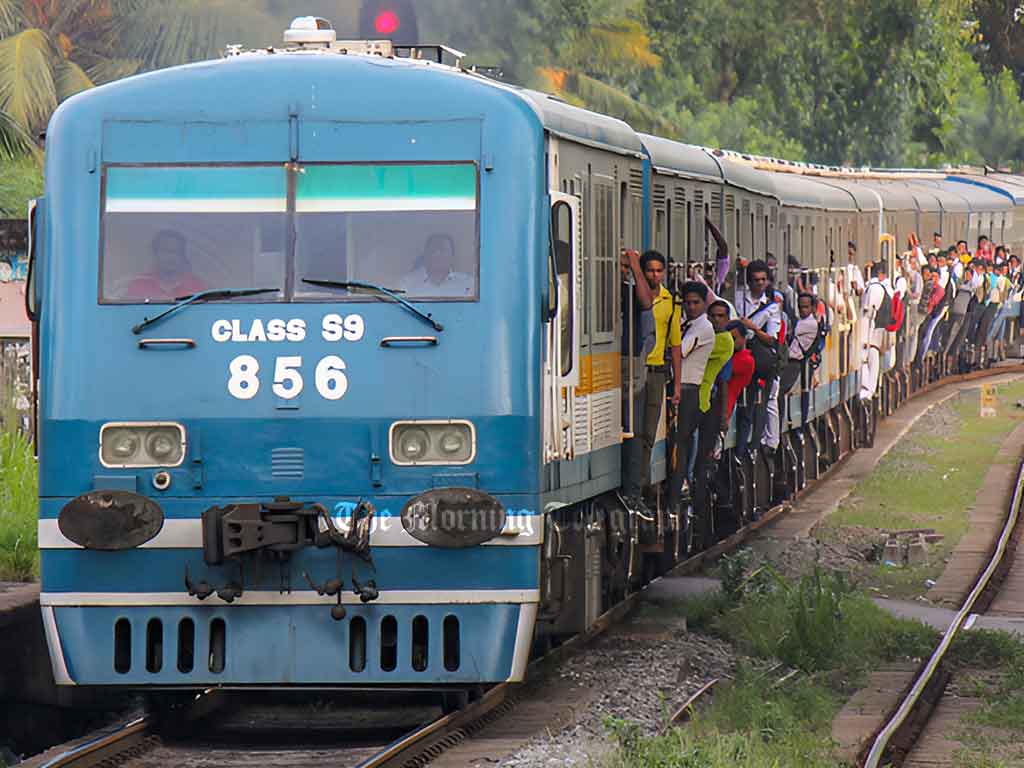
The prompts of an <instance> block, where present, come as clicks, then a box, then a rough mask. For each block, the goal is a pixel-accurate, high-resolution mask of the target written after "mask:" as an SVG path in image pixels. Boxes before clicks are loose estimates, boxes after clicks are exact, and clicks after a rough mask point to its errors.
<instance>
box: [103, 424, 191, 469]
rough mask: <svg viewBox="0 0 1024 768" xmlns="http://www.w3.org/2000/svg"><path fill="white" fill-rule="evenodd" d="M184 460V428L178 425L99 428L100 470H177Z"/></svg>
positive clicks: (105, 426)
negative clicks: (163, 468) (102, 467)
mask: <svg viewBox="0 0 1024 768" xmlns="http://www.w3.org/2000/svg"><path fill="white" fill-rule="evenodd" d="M184 460H185V428H184V427H183V426H182V425H181V424H173V423H167V422H152V423H142V422H138V423H124V422H119V423H111V424H104V425H103V427H102V428H101V429H100V463H101V464H102V465H103V466H104V467H111V468H122V469H127V468H140V467H177V466H179V465H180V464H181V463H182V462H183V461H184Z"/></svg>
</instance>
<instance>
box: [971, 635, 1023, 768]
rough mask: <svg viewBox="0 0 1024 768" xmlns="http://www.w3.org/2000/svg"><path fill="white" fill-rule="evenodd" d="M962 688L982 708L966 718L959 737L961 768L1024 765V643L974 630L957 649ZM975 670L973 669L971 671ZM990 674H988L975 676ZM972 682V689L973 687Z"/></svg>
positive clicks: (1015, 637)
mask: <svg viewBox="0 0 1024 768" xmlns="http://www.w3.org/2000/svg"><path fill="white" fill-rule="evenodd" d="M954 656H955V659H956V663H957V665H958V667H959V668H961V670H962V671H961V673H960V674H958V675H956V676H955V678H954V679H955V680H956V682H957V684H958V687H959V688H961V689H966V690H963V693H964V694H965V695H968V696H973V697H976V698H980V699H981V700H982V706H981V708H980V709H979V710H978V711H976V712H973V713H971V714H967V715H964V716H963V717H962V718H961V728H960V729H959V731H958V732H957V733H956V734H955V737H956V739H957V740H958V741H959V742H961V744H963V747H962V748H961V749H959V750H958V751H957V754H956V756H955V757H956V763H955V764H956V765H957V766H958V767H960V768H979V767H980V768H1002V767H1003V766H1010V765H1020V764H1021V762H1022V761H1024V749H1022V748H1021V745H1020V743H1021V734H1024V642H1022V641H1021V640H1020V638H1019V637H1017V636H1015V635H1011V634H1008V633H1006V632H986V631H977V632H971V633H969V634H967V635H966V636H964V637H962V638H961V639H960V641H959V642H958V643H957V644H956V646H955V647H954ZM968 670H971V671H968ZM977 670H985V671H984V672H980V673H979V672H976V671H977ZM972 681H973V690H971V685H970V683H971V682H972Z"/></svg>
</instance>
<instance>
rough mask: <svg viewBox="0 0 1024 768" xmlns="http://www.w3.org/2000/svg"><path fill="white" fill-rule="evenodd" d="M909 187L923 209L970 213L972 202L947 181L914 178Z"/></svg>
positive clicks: (909, 182)
mask: <svg viewBox="0 0 1024 768" xmlns="http://www.w3.org/2000/svg"><path fill="white" fill-rule="evenodd" d="M897 183H898V182H897ZM906 186H907V188H908V189H909V190H910V194H911V195H912V196H913V198H914V200H916V201H918V207H919V208H920V209H921V210H922V211H927V212H934V213H939V212H941V211H944V212H947V213H970V212H971V203H970V201H969V200H968V199H967V198H966V197H965V196H963V195H959V194H957V193H956V191H955V190H954V189H949V188H948V186H947V185H946V182H944V181H941V180H933V179H914V180H913V181H907V182H906Z"/></svg>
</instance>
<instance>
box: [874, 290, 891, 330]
mask: <svg viewBox="0 0 1024 768" xmlns="http://www.w3.org/2000/svg"><path fill="white" fill-rule="evenodd" d="M872 285H878V286H881V288H882V305H881V306H880V307H879V308H878V311H877V312H876V313H875V328H883V329H886V330H888V328H889V326H890V325H892V320H893V318H892V299H891V298H889V292H888V291H887V290H885V286H884V285H882V284H881V283H872ZM869 290H870V287H869Z"/></svg>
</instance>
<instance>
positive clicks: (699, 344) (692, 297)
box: [668, 280, 715, 509]
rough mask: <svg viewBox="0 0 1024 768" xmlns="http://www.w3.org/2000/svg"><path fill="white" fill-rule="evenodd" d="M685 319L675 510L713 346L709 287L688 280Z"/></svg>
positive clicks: (672, 487)
mask: <svg viewBox="0 0 1024 768" xmlns="http://www.w3.org/2000/svg"><path fill="white" fill-rule="evenodd" d="M679 294H680V298H681V299H682V301H683V311H684V315H685V320H684V321H683V324H682V327H681V336H682V339H681V346H680V353H679V354H680V358H681V361H682V364H681V370H680V377H677V379H676V382H677V383H676V390H675V391H676V393H677V396H676V397H675V398H673V404H674V405H675V406H676V409H677V410H676V433H675V440H674V445H675V461H674V462H673V463H672V467H671V481H670V483H669V495H668V503H669V509H677V508H678V504H679V501H680V495H681V493H682V490H683V486H684V484H685V483H686V475H687V472H688V470H689V468H690V454H691V448H692V446H691V442H692V441H693V437H694V434H695V432H696V430H697V427H698V426H699V425H700V418H701V407H700V385H701V383H702V382H703V381H704V371H705V369H706V368H707V364H708V360H709V359H710V357H711V352H712V350H713V348H714V345H715V329H714V327H713V326H712V325H711V321H710V320H709V319H708V316H707V314H706V310H707V298H708V288H707V286H706V285H704V284H703V283H699V282H697V281H696V280H688V281H687V282H685V283H683V285H682V287H681V288H680V290H679Z"/></svg>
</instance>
